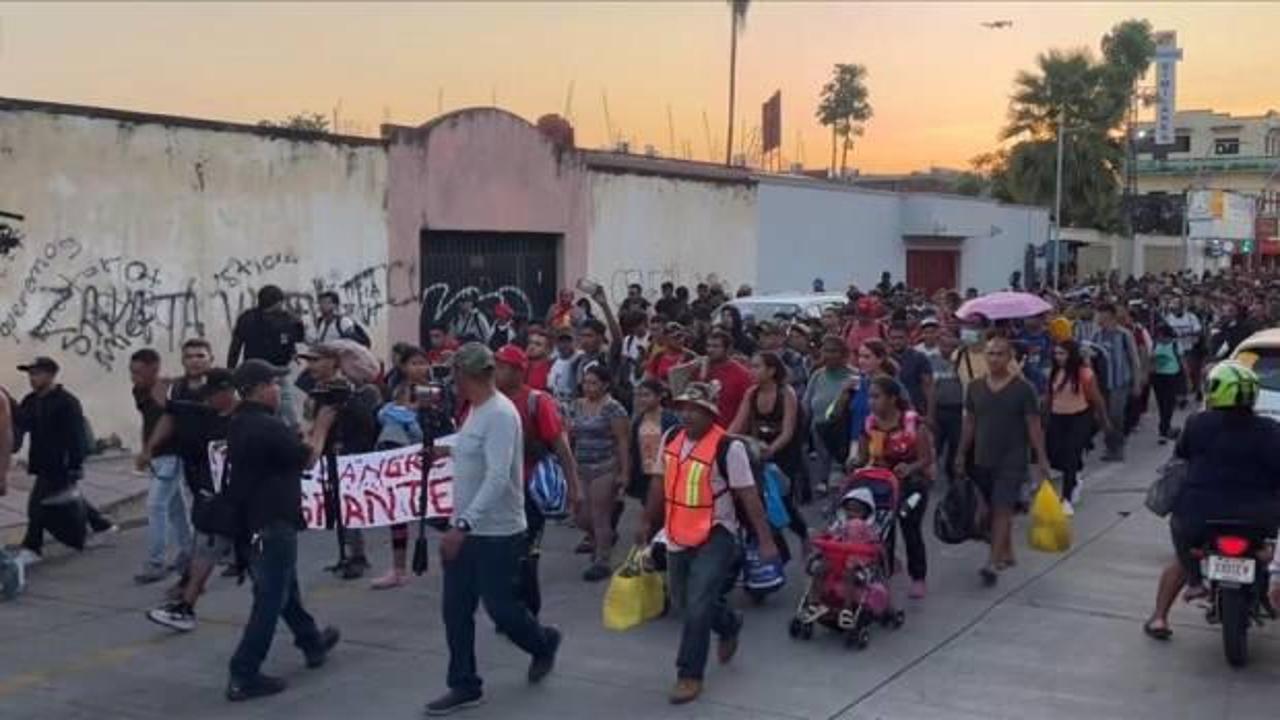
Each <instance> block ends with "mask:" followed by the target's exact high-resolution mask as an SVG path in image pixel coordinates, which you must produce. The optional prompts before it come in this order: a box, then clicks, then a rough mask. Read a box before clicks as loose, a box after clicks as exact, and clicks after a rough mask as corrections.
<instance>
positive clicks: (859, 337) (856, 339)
mask: <svg viewBox="0 0 1280 720" xmlns="http://www.w3.org/2000/svg"><path fill="white" fill-rule="evenodd" d="M844 339H845V341H846V342H848V343H849V350H850V352H855V353H856V352H858V348H860V347H862V343H864V342H866V341H868V340H883V339H884V333H883V331H882V328H881V326H880V323H879V322H872V323H871V324H869V325H863V324H861V323H857V322H855V323H854V324H853V325H851V326H849V331H848V332H847V333H845V338H844Z"/></svg>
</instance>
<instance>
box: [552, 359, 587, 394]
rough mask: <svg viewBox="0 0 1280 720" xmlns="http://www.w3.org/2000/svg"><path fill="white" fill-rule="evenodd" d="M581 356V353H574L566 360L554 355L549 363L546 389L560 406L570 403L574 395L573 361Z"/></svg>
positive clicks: (575, 389)
mask: <svg viewBox="0 0 1280 720" xmlns="http://www.w3.org/2000/svg"><path fill="white" fill-rule="evenodd" d="M581 354H582V353H581V352H574V354H572V355H570V356H569V357H567V358H562V357H560V356H559V355H556V357H555V359H554V360H552V361H551V370H550V371H548V372H547V389H548V390H550V391H551V394H552V395H555V397H556V399H557V400H559V401H560V402H561V404H563V403H567V402H570V401H572V400H573V397H574V395H575V394H576V391H577V388H576V387H575V383H574V380H575V378H574V377H573V361H574V360H576V359H577V358H578V356H579V355H581Z"/></svg>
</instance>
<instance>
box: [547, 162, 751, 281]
mask: <svg viewBox="0 0 1280 720" xmlns="http://www.w3.org/2000/svg"><path fill="white" fill-rule="evenodd" d="M587 186H588V188H589V192H590V196H591V202H590V207H591V209H590V221H589V228H590V229H589V231H588V234H587V237H588V242H587V276H588V277H590V278H593V279H595V280H596V281H597V282H600V283H601V284H603V285H604V286H605V288H606V289H607V290H608V291H609V295H610V297H611V298H612V299H613V300H615V301H617V300H621V299H622V298H623V297H624V296H625V295H626V289H627V285H628V284H631V283H639V284H640V285H642V286H644V288H645V291H646V294H647V295H648V296H650V297H656V296H657V294H658V290H659V288H660V287H661V285H662V283H664V282H668V281H669V282H672V283H675V285H676V286H680V285H685V286H688V287H689V289H690V290H691V291H692V290H693V287H694V286H695V285H697V284H698V283H699V282H704V281H706V280H708V279H710V278H711V277H712V276H716V277H718V278H719V279H720V280H721V281H722V282H723V284H724V288H725V291H726V292H728V293H730V294H732V293H733V291H734V290H735V289H736V288H737V287H738V286H739V285H740V284H742V283H754V282H755V279H756V211H755V203H756V190H755V187H754V186H751V185H746V184H743V183H723V182H705V181H695V180H686V179H676V178H669V177H660V176H647V175H620V174H614V173H610V172H603V171H592V172H590V174H589V176H588V181H587ZM567 280H568V281H569V283H573V282H575V281H576V278H567Z"/></svg>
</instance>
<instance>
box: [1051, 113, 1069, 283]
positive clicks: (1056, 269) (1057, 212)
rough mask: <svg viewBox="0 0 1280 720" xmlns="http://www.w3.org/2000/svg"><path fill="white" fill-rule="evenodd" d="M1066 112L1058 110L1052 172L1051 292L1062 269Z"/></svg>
mask: <svg viewBox="0 0 1280 720" xmlns="http://www.w3.org/2000/svg"><path fill="white" fill-rule="evenodd" d="M1066 124H1067V110H1066V108H1065V107H1060V108H1058V163H1057V167H1056V168H1055V170H1054V173H1055V175H1054V177H1055V180H1054V183H1053V244H1051V245H1050V246H1049V247H1050V248H1052V250H1053V257H1052V258H1051V259H1050V272H1052V273H1053V291H1054V292H1057V291H1058V278H1059V276H1060V275H1062V267H1061V266H1060V265H1059V264H1058V253H1059V252H1060V250H1059V246H1060V245H1061V244H1062V139H1063V136H1064V135H1065V134H1066Z"/></svg>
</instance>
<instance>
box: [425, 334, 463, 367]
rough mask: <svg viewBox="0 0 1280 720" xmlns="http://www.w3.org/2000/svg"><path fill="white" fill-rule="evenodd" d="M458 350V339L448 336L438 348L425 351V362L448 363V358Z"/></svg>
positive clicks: (432, 363)
mask: <svg viewBox="0 0 1280 720" xmlns="http://www.w3.org/2000/svg"><path fill="white" fill-rule="evenodd" d="M457 351H458V341H457V340H454V339H453V338H449V339H447V340H445V341H444V344H443V345H441V346H440V347H438V348H431V349H430V350H428V351H427V362H428V363H430V364H431V365H448V364H449V358H450V357H451V356H452V355H453V354H454V353H455V352H457Z"/></svg>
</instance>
